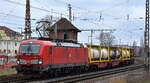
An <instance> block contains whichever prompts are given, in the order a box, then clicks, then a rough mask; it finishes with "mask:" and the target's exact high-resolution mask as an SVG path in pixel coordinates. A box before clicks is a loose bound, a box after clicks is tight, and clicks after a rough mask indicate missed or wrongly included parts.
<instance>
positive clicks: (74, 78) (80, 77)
mask: <svg viewBox="0 0 150 83" xmlns="http://www.w3.org/2000/svg"><path fill="white" fill-rule="evenodd" d="M140 68H145V65H144V64H140V65H132V66H126V67H121V68H115V69H109V70H105V71H96V72H91V73H85V74H80V75H74V76H66V77H60V78H54V79H48V80H41V81H33V82H30V83H36V82H39V83H59V82H61V83H70V82H71V83H72V82H77V81H84V80H87V79H92V78H96V77H101V76H107V75H112V74H117V73H122V72H127V71H131V70H137V69H140Z"/></svg>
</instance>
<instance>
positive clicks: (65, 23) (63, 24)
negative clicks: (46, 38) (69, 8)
mask: <svg viewBox="0 0 150 83" xmlns="http://www.w3.org/2000/svg"><path fill="white" fill-rule="evenodd" d="M56 26H57V30H58V31H70V30H74V31H77V32H81V30H79V29H78V28H77V27H75V26H74V25H73V24H72V23H71V22H70V21H69V20H67V19H66V18H61V19H60V20H58V21H57V22H56V23H54V24H53V25H52V26H51V27H49V28H47V31H54V29H55V27H56Z"/></svg>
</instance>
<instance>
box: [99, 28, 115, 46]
mask: <svg viewBox="0 0 150 83" xmlns="http://www.w3.org/2000/svg"><path fill="white" fill-rule="evenodd" d="M99 40H100V44H101V45H113V43H114V41H115V36H114V35H112V33H111V32H103V31H102V32H101V33H100V36H99Z"/></svg>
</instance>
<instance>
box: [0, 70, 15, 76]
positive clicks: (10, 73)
mask: <svg viewBox="0 0 150 83" xmlns="http://www.w3.org/2000/svg"><path fill="white" fill-rule="evenodd" d="M12 74H17V71H16V70H15V69H12V68H6V69H0V76H4V75H12Z"/></svg>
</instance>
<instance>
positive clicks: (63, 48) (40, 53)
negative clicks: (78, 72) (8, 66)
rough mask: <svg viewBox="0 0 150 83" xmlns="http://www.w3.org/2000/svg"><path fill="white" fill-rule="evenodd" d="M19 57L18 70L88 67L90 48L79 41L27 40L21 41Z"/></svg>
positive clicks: (40, 70) (41, 70)
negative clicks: (78, 42)
mask: <svg viewBox="0 0 150 83" xmlns="http://www.w3.org/2000/svg"><path fill="white" fill-rule="evenodd" d="M17 59H18V60H17V63H18V66H17V67H16V69H17V71H18V72H28V71H30V72H31V71H36V72H37V71H39V72H43V71H49V72H53V71H55V70H57V69H64V68H75V67H86V66H87V65H88V48H86V47H84V46H83V45H81V44H77V43H67V42H51V41H43V40H26V41H22V42H21V43H20V48H19V53H18V55H17Z"/></svg>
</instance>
